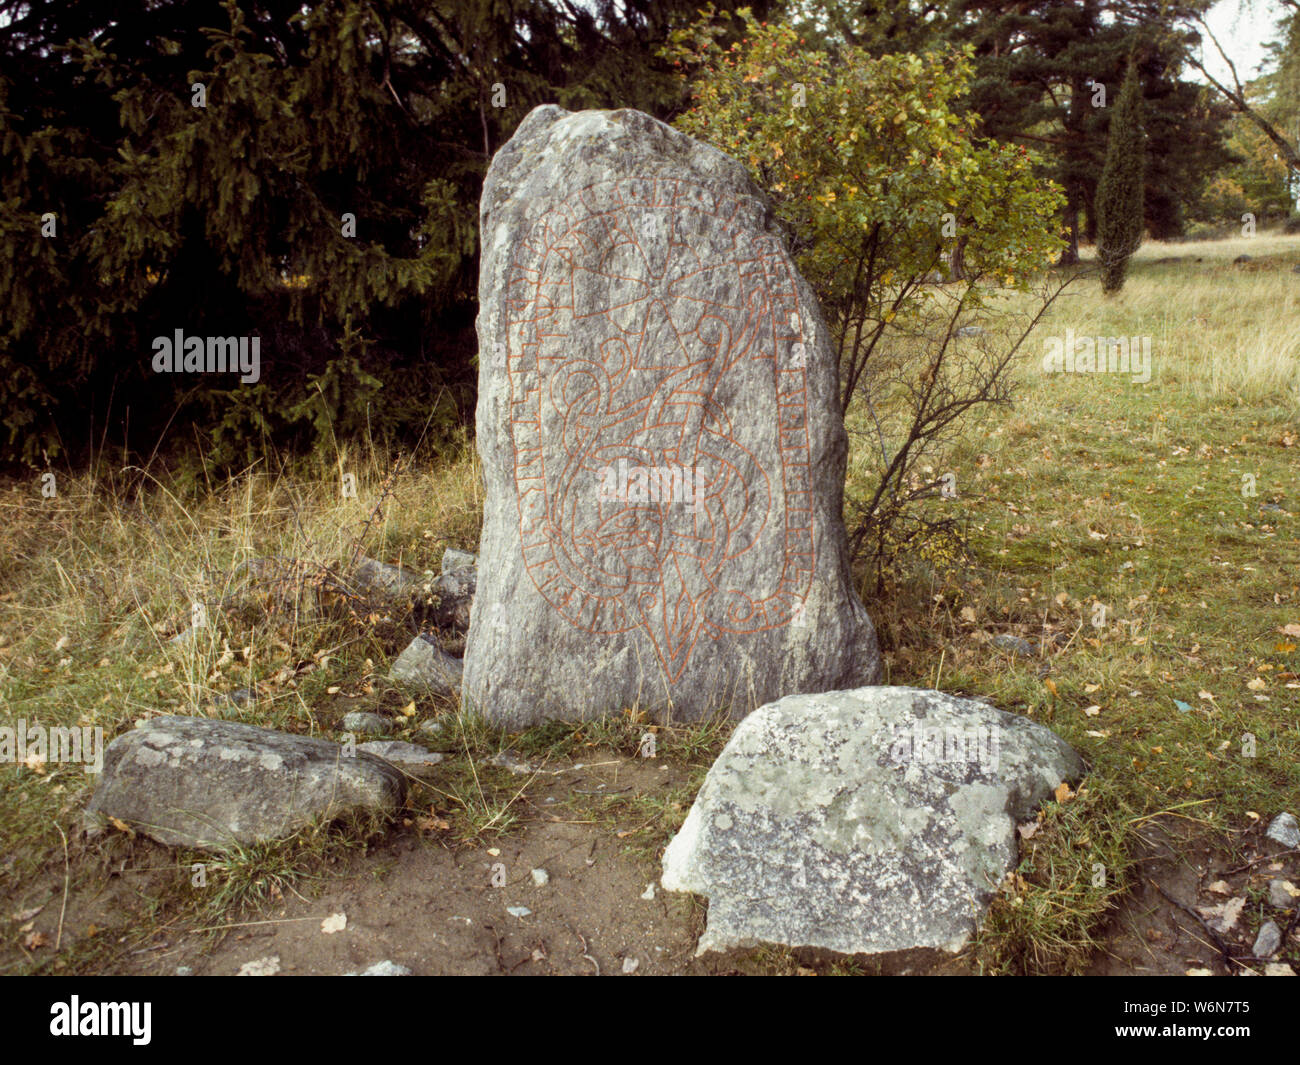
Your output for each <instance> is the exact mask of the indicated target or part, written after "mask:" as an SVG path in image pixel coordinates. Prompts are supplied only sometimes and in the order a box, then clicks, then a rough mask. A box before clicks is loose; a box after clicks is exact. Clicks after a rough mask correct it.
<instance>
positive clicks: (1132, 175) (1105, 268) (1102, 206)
mask: <svg viewBox="0 0 1300 1065" xmlns="http://www.w3.org/2000/svg"><path fill="white" fill-rule="evenodd" d="M1144 170H1145V145H1144V142H1143V135H1142V88H1141V85H1140V83H1139V81H1138V76H1137V66H1136V65H1135V64H1134V63H1132V62H1130V63H1129V68H1128V73H1127V74H1125V75H1124V84H1123V86H1122V87H1121V89H1120V92H1119V100H1118V101H1116V104H1115V113H1114V114H1113V115H1112V116H1111V120H1110V133H1109V136H1108V138H1107V142H1106V165H1105V166H1104V167H1103V168H1102V171H1101V180H1100V182H1098V185H1097V259H1098V261H1099V262H1100V263H1101V290H1102V291H1103V292H1105V293H1108V294H1109V293H1112V292H1118V291H1119V290H1120V289H1121V288H1123V287H1124V275H1125V273H1126V272H1127V271H1128V261H1129V257H1130V256H1131V255H1132V254H1133V253H1134V252H1135V251H1137V249H1138V245H1139V244H1141V243H1142V230H1143V213H1142V205H1143V196H1142V179H1143V172H1144Z"/></svg>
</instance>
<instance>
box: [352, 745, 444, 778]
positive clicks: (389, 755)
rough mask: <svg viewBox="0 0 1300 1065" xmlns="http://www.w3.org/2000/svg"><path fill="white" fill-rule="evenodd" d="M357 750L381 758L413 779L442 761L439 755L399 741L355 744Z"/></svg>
mask: <svg viewBox="0 0 1300 1065" xmlns="http://www.w3.org/2000/svg"><path fill="white" fill-rule="evenodd" d="M357 750H358V751H362V752H364V753H365V754H373V755H374V756H375V757H376V758H382V759H383V760H384V761H385V762H390V763H392V764H393V765H395V766H397V768H398V769H400V770H402V772H404V773H409V774H411V776H414V777H419V776H424V775H425V774H426V772H427V771H428V770H429V769H430V768H432V767H433V766H436V765H437V764H438V763H439V762H441V761H442V760H443V755H441V754H435V753H434V752H433V751H426V750H425V749H424V748H423V747H417V746H416V745H415V744H414V743H403V742H402V741H401V740H371V741H370V742H369V743H359V744H357Z"/></svg>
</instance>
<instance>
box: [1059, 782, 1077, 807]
mask: <svg viewBox="0 0 1300 1065" xmlns="http://www.w3.org/2000/svg"><path fill="white" fill-rule="evenodd" d="M1055 794H1056V801H1057V802H1069V801H1070V800H1071V799H1073V798H1074V792H1073V791H1071V790H1070V785H1069V784H1067V783H1066V782H1065V781H1064V780H1063V781H1061V784H1060V787H1058V788H1057V789H1056V793H1055Z"/></svg>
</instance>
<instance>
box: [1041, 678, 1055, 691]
mask: <svg viewBox="0 0 1300 1065" xmlns="http://www.w3.org/2000/svg"><path fill="white" fill-rule="evenodd" d="M1043 687H1044V688H1046V689H1047V690H1048V691H1049V692H1051V693H1052V694H1053V695H1056V694H1057V691H1056V681H1054V680H1052V678H1051V677H1048V678H1047V679H1046V680H1044V681H1043Z"/></svg>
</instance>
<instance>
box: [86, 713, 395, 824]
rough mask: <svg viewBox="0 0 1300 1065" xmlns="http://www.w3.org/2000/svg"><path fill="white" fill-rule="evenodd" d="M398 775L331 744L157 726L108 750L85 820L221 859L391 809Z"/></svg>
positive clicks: (213, 725) (198, 725)
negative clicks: (226, 851) (223, 853)
mask: <svg viewBox="0 0 1300 1065" xmlns="http://www.w3.org/2000/svg"><path fill="white" fill-rule="evenodd" d="M405 795H406V784H405V781H404V779H403V777H402V774H401V772H400V771H398V770H397V769H396V768H395V767H394V766H392V765H389V764H388V763H387V762H385V761H383V760H381V759H379V758H375V757H373V756H371V755H368V754H364V753H353V754H351V755H348V754H345V752H344V749H343V748H342V747H340V746H339V745H338V744H337V743H330V742H328V741H326V740H317V739H311V738H309V737H306V736H292V735H289V734H287V733H283V732H276V731H274V730H272V729H265V728H258V727H256V726H254V725H242V724H239V723H237V722H233V721H215V720H209V719H207V718H195V717H159V718H154V719H153V720H151V721H149V722H148V723H147V724H145V725H142V726H141V727H140V728H137V729H134V730H133V731H131V732H127V733H124V734H123V735H121V736H118V737H117V738H116V739H114V740H113V742H112V743H110V744H109V745H108V749H107V750H106V751H105V753H104V772H103V775H102V777H101V779H100V783H99V787H98V788H97V789H96V790H95V794H94V796H93V797H92V798H91V801H90V804H89V806H88V807H87V814H88V815H89V816H90V817H91V818H92V819H94V818H96V817H99V816H102V817H116V818H118V819H119V820H121V821H125V822H126V823H127V824H129V825H131V826H132V827H134V828H136V829H137V830H138V831H140V832H142V833H143V834H144V835H147V836H149V837H150V838H152V839H155V840H157V841H158V842H159V843H163V844H166V845H168V846H173V847H202V848H208V849H222V848H227V847H230V846H231V845H233V844H250V843H258V842H262V841H265V840H273V839H282V838H284V837H286V836H289V835H292V834H293V833H294V832H295V831H297V830H298V829H300V828H302V827H304V826H305V825H307V824H309V823H311V822H313V821H316V820H325V819H329V820H332V819H334V818H336V817H341V816H343V815H345V814H350V813H359V812H363V811H374V812H376V813H388V812H391V811H393V810H395V809H397V808H398V807H399V806H400V805H401V804H402V801H403V800H404V798H405Z"/></svg>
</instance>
